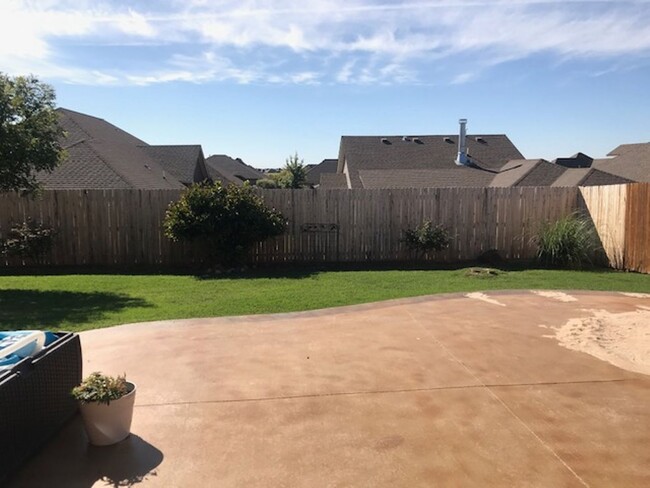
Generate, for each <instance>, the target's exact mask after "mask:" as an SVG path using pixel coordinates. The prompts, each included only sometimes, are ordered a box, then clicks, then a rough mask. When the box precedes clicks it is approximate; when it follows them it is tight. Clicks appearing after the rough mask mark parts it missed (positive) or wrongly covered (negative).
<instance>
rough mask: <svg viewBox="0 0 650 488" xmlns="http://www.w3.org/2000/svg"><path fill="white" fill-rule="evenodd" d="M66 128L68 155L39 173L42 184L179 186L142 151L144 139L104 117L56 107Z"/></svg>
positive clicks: (121, 186)
mask: <svg viewBox="0 0 650 488" xmlns="http://www.w3.org/2000/svg"><path fill="white" fill-rule="evenodd" d="M57 112H58V113H59V123H60V124H61V126H62V127H63V129H64V131H65V132H66V136H65V138H64V140H63V141H62V146H63V147H64V148H67V151H68V157H67V158H66V159H65V160H64V161H63V163H62V164H61V165H60V166H59V167H57V168H56V169H55V170H54V171H53V172H51V173H49V174H47V173H41V174H39V180H40V181H41V182H42V183H43V185H44V186H45V188H53V189H56V188H67V189H72V188H76V189H113V188H115V189H118V188H138V189H164V188H182V187H183V185H182V184H181V182H180V181H179V180H178V179H176V178H175V177H174V176H173V175H170V174H167V175H166V174H165V173H164V169H163V167H162V166H161V165H160V164H159V163H158V162H157V161H156V160H155V159H153V158H152V157H150V156H149V155H148V154H147V153H146V152H145V151H143V150H142V147H141V146H143V145H146V143H145V142H144V141H142V140H140V139H138V138H137V137H134V136H132V135H131V134H129V133H128V132H125V131H123V130H122V129H120V128H118V127H115V126H114V125H112V124H110V123H108V122H106V121H105V120H102V119H99V118H97V117H92V116H90V115H86V114H82V113H79V112H75V111H72V110H67V109H63V108H59V109H57Z"/></svg>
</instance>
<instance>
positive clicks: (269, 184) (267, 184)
mask: <svg viewBox="0 0 650 488" xmlns="http://www.w3.org/2000/svg"><path fill="white" fill-rule="evenodd" d="M255 185H257V186H259V187H260V188H267V189H276V188H277V187H278V184H277V182H276V181H275V180H273V179H272V178H262V179H260V180H257V183H255Z"/></svg>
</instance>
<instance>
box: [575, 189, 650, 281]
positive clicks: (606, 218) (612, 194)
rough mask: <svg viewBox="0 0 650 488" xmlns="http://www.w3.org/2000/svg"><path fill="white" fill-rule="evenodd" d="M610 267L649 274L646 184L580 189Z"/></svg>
mask: <svg viewBox="0 0 650 488" xmlns="http://www.w3.org/2000/svg"><path fill="white" fill-rule="evenodd" d="M580 193H581V196H582V199H583V204H584V206H585V207H586V209H587V210H588V212H589V215H590V216H591V219H592V220H593V221H594V224H595V226H596V229H597V231H598V235H599V236H600V240H601V242H602V244H603V248H604V249H605V252H606V253H607V257H608V259H609V262H610V265H611V266H612V267H613V268H616V269H626V270H629V271H640V272H642V273H650V183H632V184H628V185H612V186H592V187H584V188H580Z"/></svg>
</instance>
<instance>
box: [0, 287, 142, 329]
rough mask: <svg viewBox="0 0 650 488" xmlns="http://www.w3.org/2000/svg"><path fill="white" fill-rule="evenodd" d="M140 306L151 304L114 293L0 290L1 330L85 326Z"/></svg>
mask: <svg viewBox="0 0 650 488" xmlns="http://www.w3.org/2000/svg"><path fill="white" fill-rule="evenodd" d="M141 307H151V304H149V303H148V302H147V301H146V300H143V299H141V298H134V297H131V296H128V295H122V294H117V293H100V292H72V291H57V290H20V289H8V290H0V330H12V329H30V328H38V329H52V328H54V329H56V328H57V327H59V326H60V325H61V323H62V322H64V321H65V322H71V323H73V324H84V323H87V322H90V321H94V320H97V319H100V318H101V317H102V316H103V315H104V314H105V313H108V312H117V311H120V310H123V309H125V308H141Z"/></svg>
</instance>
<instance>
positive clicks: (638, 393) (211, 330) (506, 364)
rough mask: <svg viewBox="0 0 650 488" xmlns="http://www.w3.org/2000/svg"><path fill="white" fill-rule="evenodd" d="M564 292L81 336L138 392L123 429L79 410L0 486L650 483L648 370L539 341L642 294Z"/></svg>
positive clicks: (88, 358)
mask: <svg viewBox="0 0 650 488" xmlns="http://www.w3.org/2000/svg"><path fill="white" fill-rule="evenodd" d="M567 293H571V294H572V296H575V297H576V298H577V300H576V301H575V302H570V303H569V302H560V301H558V300H555V299H552V298H550V297H542V296H538V295H535V294H533V293H529V292H498V293H497V292H494V293H487V294H488V295H489V296H494V297H495V298H496V299H497V300H498V301H499V302H501V303H503V304H504V305H505V306H503V307H501V306H496V305H493V304H491V303H489V302H484V301H479V300H473V299H469V298H467V297H464V296H462V295H451V296H435V297H420V298H415V299H406V300H398V301H391V302H384V303H379V304H371V305H363V306H355V307H345V308H340V309H332V310H325V311H316V312H307V313H299V314H281V315H274V316H255V317H238V318H221V319H193V320H188V321H170V322H165V323H149V324H134V325H127V326H120V327H115V328H111V329H102V330H95V331H89V332H84V333H82V334H81V337H82V344H83V351H84V368H85V372H86V373H89V372H91V371H93V370H102V371H106V372H110V373H113V374H117V373H123V372H126V373H127V374H128V376H129V378H130V379H132V380H133V381H135V382H136V383H137V384H138V395H137V398H136V409H135V414H134V422H133V429H132V430H133V434H132V436H131V437H130V438H129V439H127V440H126V441H124V442H123V443H120V444H118V445H116V446H113V447H108V448H92V447H89V446H88V445H87V443H86V438H85V434H84V433H83V429H82V426H81V424H80V422H79V420H78V419H76V420H75V421H73V422H71V423H70V424H69V425H68V426H66V428H65V429H64V430H63V431H62V432H61V434H60V435H59V436H58V437H57V438H56V439H54V440H53V441H52V442H51V443H50V444H49V445H48V446H47V448H46V449H44V450H43V452H41V453H40V454H39V455H38V456H36V457H35V458H34V459H33V460H32V461H31V462H30V463H29V464H28V465H27V466H26V467H25V469H23V470H22V471H21V472H20V473H18V475H17V476H16V477H15V478H14V480H13V484H12V485H11V486H12V487H22V486H29V487H32V486H33V487H39V486H48V487H50V486H62V487H84V488H85V487H91V486H135V485H141V486H143V487H146V486H165V487H174V486H179V487H181V486H219V487H221V486H224V487H230V486H233V487H235V486H264V487H269V486H291V487H294V486H298V487H300V486H309V487H314V486H373V487H375V486H391V487H393V486H408V487H411V486H481V487H483V486H540V487H541V486H549V487H561V486H593V487H597V486H602V487H612V486H614V487H615V486H621V487H628V486H639V487H640V486H650V443H648V439H649V438H650V436H649V434H650V409H648V408H647V405H650V377H649V376H645V375H641V374H635V373H630V372H628V371H624V370H622V369H619V368H616V367H614V366H612V365H610V364H608V363H605V362H603V361H601V360H599V359H596V358H593V357H591V356H589V355H587V354H584V353H579V352H575V351H571V350H568V349H565V348H563V347H561V346H559V345H558V344H557V341H555V340H554V339H552V338H549V337H544V336H545V335H548V334H549V329H547V328H546V327H550V326H556V325H560V324H561V323H563V322H564V321H566V320H568V319H570V318H576V317H582V316H585V314H589V310H591V309H608V310H609V309H611V310H615V311H620V312H624V311H630V310H634V309H635V308H636V307H637V306H646V305H650V299H647V298H646V299H644V298H642V297H626V296H623V295H621V294H617V293H585V292H567ZM540 325H543V326H545V327H540Z"/></svg>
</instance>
